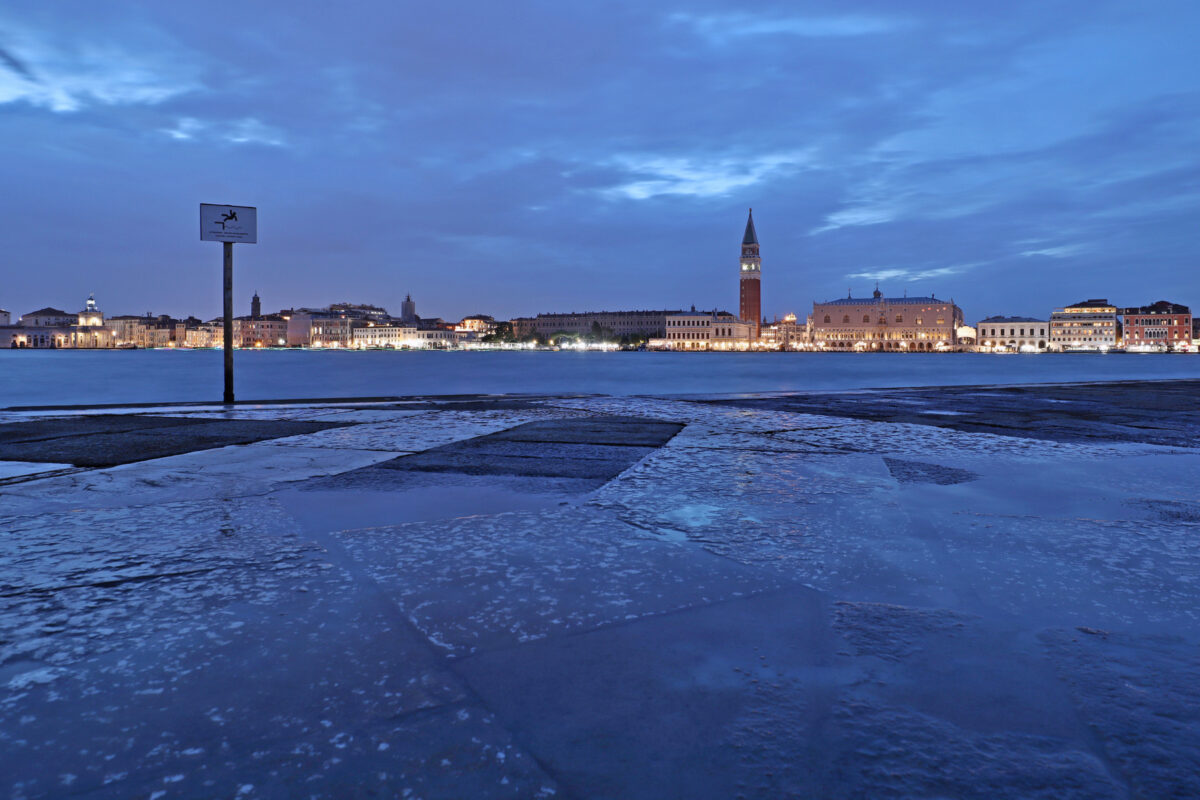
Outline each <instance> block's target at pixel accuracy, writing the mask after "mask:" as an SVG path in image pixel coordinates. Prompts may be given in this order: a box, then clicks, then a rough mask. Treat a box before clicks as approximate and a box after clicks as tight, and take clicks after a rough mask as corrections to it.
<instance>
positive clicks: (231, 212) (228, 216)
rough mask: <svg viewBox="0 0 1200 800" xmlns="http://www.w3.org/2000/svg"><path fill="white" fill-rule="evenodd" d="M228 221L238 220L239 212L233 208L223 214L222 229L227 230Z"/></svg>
mask: <svg viewBox="0 0 1200 800" xmlns="http://www.w3.org/2000/svg"><path fill="white" fill-rule="evenodd" d="M226 222H237V212H236V211H234V210H233V209H232V208H231V209H229V213H228V214H222V215H221V230H225V223H226Z"/></svg>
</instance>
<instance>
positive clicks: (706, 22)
mask: <svg viewBox="0 0 1200 800" xmlns="http://www.w3.org/2000/svg"><path fill="white" fill-rule="evenodd" d="M667 20H668V21H669V22H670V23H673V24H677V25H687V26H689V27H691V28H692V29H693V30H695V32H696V33H697V34H699V35H700V36H703V37H704V38H706V39H708V40H710V41H711V42H713V43H715V44H723V43H725V42H727V41H728V40H730V39H736V38H743V37H747V36H799V37H804V38H831V37H833V38H836V37H848V36H869V35H872V34H879V33H889V32H891V31H894V30H897V29H899V28H901V27H904V24H903V23H901V22H899V21H897V20H893V19H887V18H884V17H869V16H857V15H847V16H836V17H769V16H756V15H751V14H704V15H701V14H687V13H676V14H672V15H670V16H669V17H668V18H667Z"/></svg>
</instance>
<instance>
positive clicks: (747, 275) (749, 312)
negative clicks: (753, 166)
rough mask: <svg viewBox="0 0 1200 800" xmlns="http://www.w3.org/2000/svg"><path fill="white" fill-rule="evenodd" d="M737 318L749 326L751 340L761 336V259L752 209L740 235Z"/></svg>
mask: <svg viewBox="0 0 1200 800" xmlns="http://www.w3.org/2000/svg"><path fill="white" fill-rule="evenodd" d="M738 316H739V317H740V318H741V319H742V321H744V322H748V323H750V325H751V329H752V331H753V338H754V339H755V340H756V341H757V340H758V337H759V336H760V335H761V334H762V258H761V257H760V256H759V252H758V233H757V232H756V231H755V230H754V209H750V213H749V214H748V215H747V217H746V232H745V233H744V234H742V257H741V259H740V260H739V264H738Z"/></svg>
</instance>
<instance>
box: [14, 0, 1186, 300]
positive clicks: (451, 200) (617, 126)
mask: <svg viewBox="0 0 1200 800" xmlns="http://www.w3.org/2000/svg"><path fill="white" fill-rule="evenodd" d="M344 5H347V6H348V7H342V6H343V4H330V3H327V2H320V3H318V2H307V1H306V0H293V1H292V2H288V3H282V2H277V3H266V2H244V3H240V4H221V3H214V4H210V5H208V6H205V5H202V4H195V3H159V2H141V3H122V2H113V1H111V0H110V1H109V2H104V3H95V2H76V1H75V0H55V2H45V0H38V1H37V2H27V1H26V0H15V2H14V1H13V0H9V2H7V3H5V5H4V6H3V7H2V8H0V51H2V52H0V147H2V148H3V152H4V153H5V158H3V159H0V185H2V186H3V187H5V191H3V192H0V231H3V233H4V241H5V255H4V260H5V262H6V263H5V266H4V270H3V275H4V280H3V281H2V282H0V308H6V309H9V310H11V311H13V312H16V313H24V312H27V311H30V310H33V309H34V308H38V307H41V306H43V305H55V306H59V307H66V308H68V309H69V310H75V309H76V308H78V307H82V303H83V300H84V299H85V298H86V297H87V294H88V293H89V292H95V293H96V295H97V298H98V299H99V300H100V302H101V306H102V307H103V308H104V309H105V310H106V311H107V312H108V313H142V312H145V311H153V312H154V313H171V314H176V315H182V314H186V313H195V314H198V315H200V316H204V317H210V316H214V315H216V314H218V313H219V310H220V247H219V246H218V245H216V244H211V243H201V242H200V241H198V234H197V228H198V222H197V215H198V211H197V206H198V204H199V203H201V202H216V203H222V202H225V203H239V204H245V205H256V206H258V208H259V220H260V222H259V226H260V234H259V236H260V244H257V245H245V246H238V248H237V275H236V285H237V289H236V291H237V303H238V311H239V312H242V311H244V310H245V307H246V306H248V298H249V295H250V294H251V292H252V291H253V290H255V289H257V290H258V291H259V292H260V294H262V296H263V298H264V304H265V306H266V307H267V308H269V309H275V308H279V307H286V306H292V305H324V304H326V303H328V302H331V301H337V300H352V301H358V302H375V303H378V304H381V305H384V306H386V307H388V308H389V309H391V310H394V311H397V312H398V311H399V303H400V300H401V299H402V298H403V296H404V294H405V293H406V292H412V294H413V295H414V298H415V299H416V300H417V304H418V305H417V307H418V313H421V314H423V315H427V316H434V315H440V316H444V317H446V318H458V317H460V316H462V315H465V314H470V313H476V312H484V313H492V314H495V315H496V316H499V317H510V316H518V315H528V314H534V313H537V312H539V311H563V310H584V309H598V308H607V309H619V308H674V307H685V306H688V305H690V304H693V303H694V304H696V305H697V306H701V307H712V306H720V307H723V308H727V309H732V310H736V307H737V285H736V281H737V272H738V268H737V256H738V245H739V242H740V237H741V231H742V227H743V225H744V223H745V214H746V208H747V207H749V206H753V207H754V209H755V211H754V214H755V221H756V225H757V228H758V232H759V237H760V240H761V242H762V254H763V280H764V283H763V310H764V312H765V313H766V314H767V315H768V316H774V315H776V314H779V315H782V314H785V313H788V312H797V313H799V314H801V315H803V314H804V313H806V312H807V310H810V309H811V303H812V301H813V300H825V299H831V298H834V297H839V296H844V295H845V293H846V291H847V289H848V288H853V289H854V290H855V294H856V295H859V294H868V293H869V292H870V291H871V289H873V288H874V283H875V281H876V280H877V279H878V280H879V281H880V283H881V288H882V289H883V290H884V291H885V292H886V293H888V294H895V295H899V294H901V293H903V292H907V293H908V294H910V295H913V294H929V293H936V294H937V295H938V296H939V297H953V298H954V299H955V301H956V302H958V304H959V305H960V306H962V307H963V308H964V310H965V311H966V314H967V317H968V319H970V320H975V319H978V318H981V317H983V316H987V315H991V314H1027V315H1044V314H1047V313H1048V312H1049V310H1050V309H1051V308H1052V307H1054V306H1057V305H1062V304H1066V303H1072V302H1076V301H1078V300H1082V299H1084V298H1088V297H1108V298H1110V299H1111V300H1112V301H1114V302H1116V303H1118V304H1121V305H1136V304H1142V303H1146V302H1151V301H1154V300H1157V299H1170V300H1174V301H1177V302H1184V303H1189V304H1192V305H1198V306H1200V277H1197V276H1198V275H1200V270H1198V269H1197V266H1198V264H1200V259H1198V258H1197V256H1198V255H1200V246H1198V244H1197V241H1198V236H1197V234H1198V232H1200V55H1198V52H1200V48H1197V47H1196V45H1195V42H1194V38H1195V32H1196V31H1197V30H1200V3H1196V2H1194V0H1191V1H1189V2H1183V1H1180V2H1175V1H1174V0H1154V2H1149V3H1141V4H1133V3H1129V2H1104V1H1103V0H1087V1H1086V2H1084V1H1078V0H1062V1H1056V0H1038V1H1037V2H1022V1H1021V0H1016V1H1015V2H1005V3H964V2H948V1H941V0H940V1H938V2H934V1H933V0H921V1H919V2H918V1H914V2H901V0H886V2H885V1H884V0H878V1H877V2H852V1H851V0H838V1H837V2H787V3H747V2H738V3H733V2H709V3H706V2H690V3H655V2H646V1H643V2H628V3H626V2H619V1H616V0H606V1H605V2H582V1H581V2H569V3H563V2H510V3H495V2H456V0H447V1H444V2H438V3H411V2H374V3H368V2H357V3H351V4H344Z"/></svg>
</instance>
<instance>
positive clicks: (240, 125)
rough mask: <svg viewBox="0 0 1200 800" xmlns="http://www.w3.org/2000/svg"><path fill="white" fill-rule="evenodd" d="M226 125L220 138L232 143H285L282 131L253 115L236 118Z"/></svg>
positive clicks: (275, 144) (273, 144) (275, 145)
mask: <svg viewBox="0 0 1200 800" xmlns="http://www.w3.org/2000/svg"><path fill="white" fill-rule="evenodd" d="M226 127H228V131H227V132H226V133H225V134H223V135H222V136H221V138H223V139H224V140H225V141H227V142H232V143H233V144H262V145H267V146H268V147H283V146H284V144H286V142H285V140H284V138H283V132H282V131H280V130H279V129H278V128H275V127H272V126H270V125H265V124H263V123H262V122H261V121H259V120H257V119H255V118H254V117H247V118H245V119H240V120H236V121H234V122H232V123H228V124H227V126H226Z"/></svg>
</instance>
